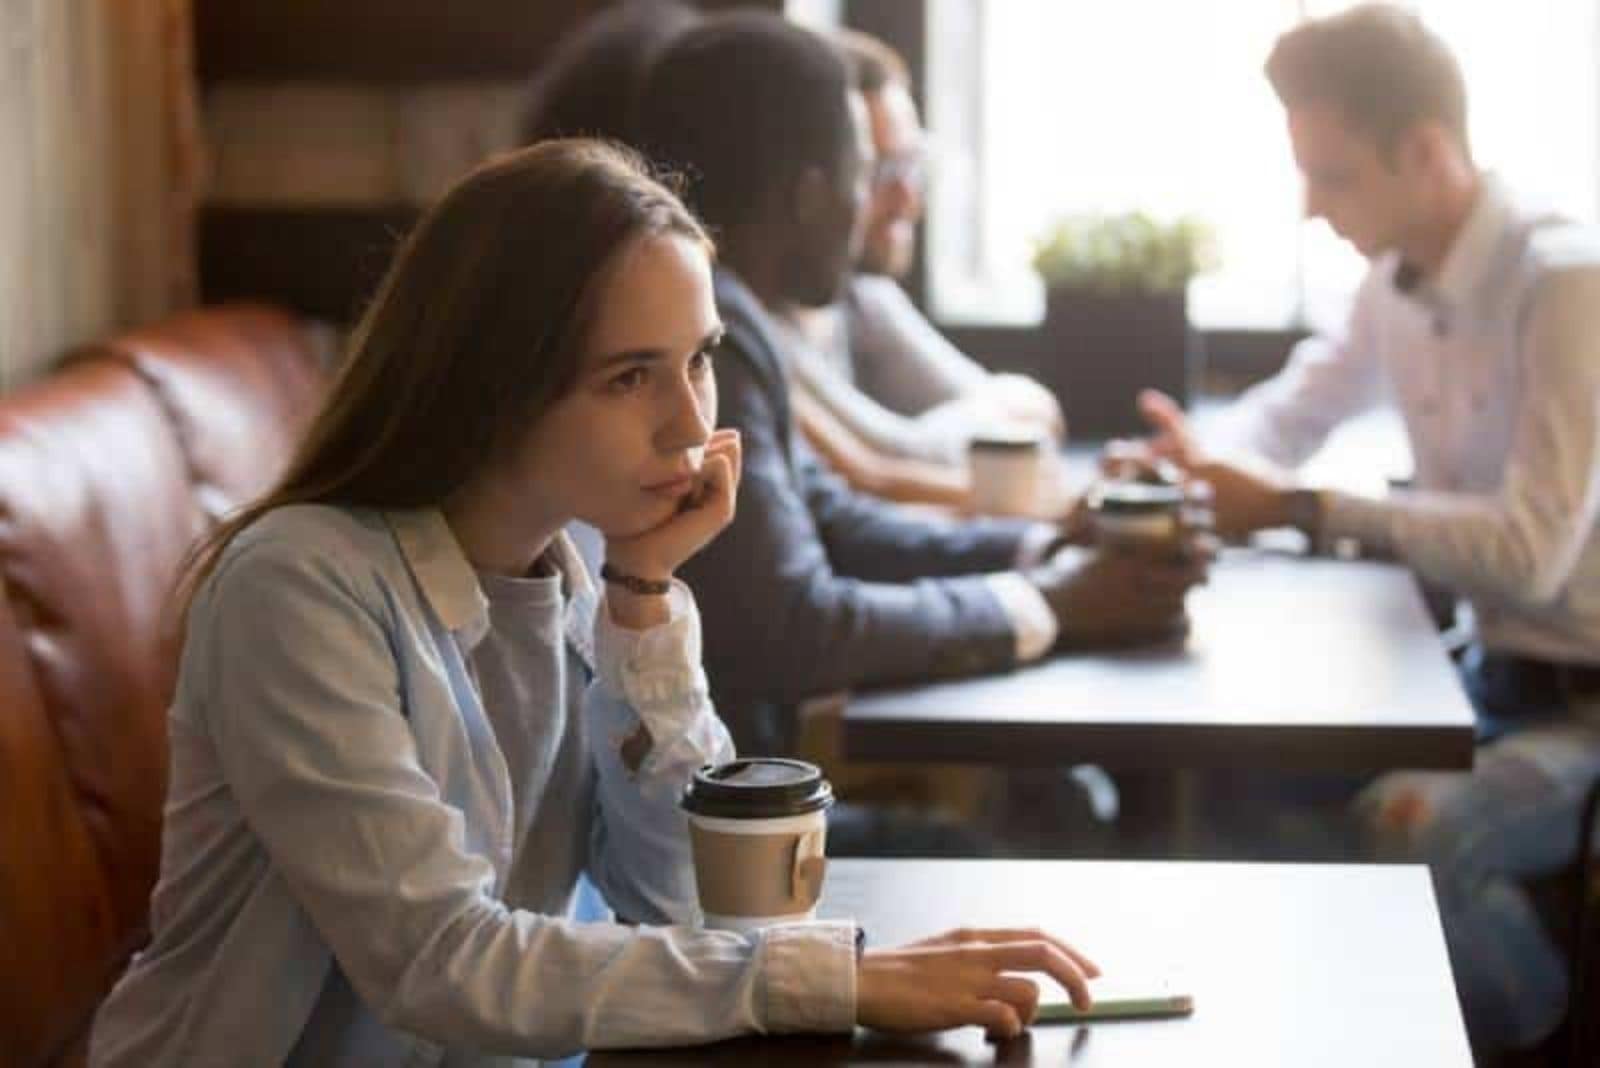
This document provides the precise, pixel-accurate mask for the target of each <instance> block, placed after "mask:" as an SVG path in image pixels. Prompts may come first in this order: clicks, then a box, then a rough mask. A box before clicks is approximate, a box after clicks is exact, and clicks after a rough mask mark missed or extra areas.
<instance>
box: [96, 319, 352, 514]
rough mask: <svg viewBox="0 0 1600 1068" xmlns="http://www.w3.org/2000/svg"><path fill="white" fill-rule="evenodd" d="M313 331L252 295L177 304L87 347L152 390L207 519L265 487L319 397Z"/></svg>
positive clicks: (319, 360)
mask: <svg viewBox="0 0 1600 1068" xmlns="http://www.w3.org/2000/svg"><path fill="white" fill-rule="evenodd" d="M318 338H319V334H318V333H317V332H316V331H315V330H314V329H312V328H310V326H309V324H307V323H305V322H303V321H302V320H299V319H297V318H295V317H294V316H292V315H290V314H288V313H286V312H283V311H279V310H277V309H275V308H270V307H267V306H265V305H259V304H231V305H222V306H218V307H211V308H200V309H196V310H194V311H189V312H185V313H183V314H181V315H177V316H174V317H173V318H171V319H167V320H164V321H163V322H161V323H158V324H155V325H153V326H150V327H146V328H143V329H139V330H134V331H130V332H128V333H125V334H121V335H119V336H117V337H115V338H113V339H111V340H110V341H106V342H103V343H101V344H99V345H96V346H93V347H92V348H90V349H88V350H85V355H88V356H91V357H93V356H101V357H109V358H111V359H114V360H120V361H123V362H125V363H126V364H127V365H128V366H130V367H132V368H133V370H134V371H135V372H136V373H137V374H138V375H139V376H140V377H141V378H143V379H144V380H145V381H146V382H147V383H148V384H149V385H150V386H151V388H152V389H154V390H155V393H156V396H157V397H158V398H159V399H160V401H161V404H162V406H163V407H164V408H165V410H166V412H167V415H168V417H169V418H170V420H171V422H172V426H173V428H174V430H175V432H176V434H177V435H178V441H179V444H180V446H181V447H182V449H183V452H184V455H185V457H186V459H187V463H188V466H189V477H190V482H191V484H192V487H193V492H194V494H195V497H196V498H197V500H198V501H199V502H200V506H201V508H202V509H203V510H204V511H205V512H206V514H207V515H208V516H209V518H211V519H212V520H215V519H217V518H219V517H220V516H221V515H223V514H225V513H226V512H228V511H231V510H232V509H234V508H237V507H238V506H240V505H242V504H245V503H247V502H248V501H249V500H251V499H252V498H254V497H256V496H258V495H259V494H261V493H262V492H264V491H265V490H267V489H268V488H269V487H270V486H271V484H272V483H273V482H274V481H276V479H277V477H278V475H279V474H280V473H281V472H282V470H283V467H284V466H285V465H286V464H287V463H288V461H289V459H290V457H291V454H292V452H293V449H294V444H295V442H296V440H297V439H298V437H299V435H300V433H301V431H302V430H303V429H304V428H305V425H306V424H307V423H308V422H309V420H310V419H311V417H312V416H313V415H314V414H315V412H316V408H317V405H318V404H319V402H320V401H321V398H322V391H323V383H324V371H323V364H324V362H325V357H324V354H323V352H322V351H319V345H318Z"/></svg>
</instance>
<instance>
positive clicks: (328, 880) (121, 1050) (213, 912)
mask: <svg viewBox="0 0 1600 1068" xmlns="http://www.w3.org/2000/svg"><path fill="white" fill-rule="evenodd" d="M550 558H552V559H553V560H554V561H555V563H556V564H557V566H558V569H559V570H560V571H561V573H562V575H563V581H564V583H565V587H566V590H567V595H566V597H565V599H564V601H563V602H562V603H560V604H558V605H557V606H556V607H555V611H556V613H557V614H558V615H557V616H556V617H555V618H558V619H559V620H560V623H559V625H552V626H551V627H549V628H548V630H549V633H550V639H549V640H551V641H560V640H561V637H562V636H563V632H564V637H565V642H564V644H565V647H566V653H565V656H566V660H567V666H566V668H565V669H564V670H559V671H546V672H544V673H543V675H535V676H534V677H548V678H549V679H550V680H551V682H550V685H549V692H547V693H539V694H527V695H526V706H525V707H518V708H514V709H513V708H506V707H500V708H495V709H493V710H492V713H493V714H491V710H490V709H487V708H486V707H485V691H484V690H483V688H482V687H480V683H479V678H478V672H477V668H476V666H475V664H474V661H473V653H474V650H475V649H476V648H478V646H479V645H480V644H482V643H483V642H484V640H485V638H486V637H489V636H490V633H491V627H492V626H493V625H494V621H493V620H492V618H491V613H490V611H489V604H488V601H487V600H486V598H485V596H484V592H483V587H482V584H481V583H480V581H479V578H478V576H477V575H476V574H475V573H474V572H473V570H472V568H471V566H470V565H469V564H468V562H467V560H466V558H465V557H464V556H463V554H462V552H461V549H460V546H459V545H458V543H457V542H456V541H455V538H454V536H453V535H452V533H451V531H450V529H449V527H448V525H447V524H446V523H445V522H444V519H443V517H442V516H441V515H439V514H438V513H437V512H432V511H422V512H390V513H380V512H374V511H368V510H360V509H343V508H335V507H327V506H315V505H302V506H294V507H289V508H283V509H279V510H277V511H275V512H272V513H270V514H269V515H268V516H266V517H264V518H263V519H262V520H260V521H258V522H257V523H255V524H254V525H252V526H251V527H250V528H249V529H248V530H246V531H244V532H243V533H242V534H240V535H239V536H238V537H237V538H235V540H234V542H233V543H232V544H231V545H230V546H229V548H228V550H227V551H226V553H225V554H224V556H223V559H222V561H221V563H220V564H219V566H218V568H217V570H216V572H215V573H214V574H213V575H212V577H211V578H210V579H208V581H207V582H206V583H205V584H204V585H203V587H202V588H201V590H200V592H199V595H198V596H197V597H196V599H195V602H194V605H193V608H192V609H191V612H190V616H189V624H188V633H187V640H186V643H185V647H184V654H183V662H182V668H181V672H180V678H179V683H178V689H177V693H176V696H175V698H174V701H173V706H172V710H171V714H170V733H171V739H170V745H171V773H170V774H171V779H170V783H169V788H168V799H167V806H166V813H165V827H164V834H163V842H162V865H161V878H160V881H159V883H158V885H157V887H156V890H155V894H154V896H153V898H152V903H151V926H152V931H153V935H152V941H151V944H150V945H149V947H147V948H146V950H145V951H144V952H143V953H141V954H140V955H139V956H138V957H137V958H136V959H135V961H134V963H133V965H132V966H131V967H130V969H129V972H128V974H127V975H126V976H124V978H123V980H122V981H121V983H119V984H118V986H117V988H116V990H115V991H113V993H112V995H111V997H110V998H109V999H108V1001H107V1003H106V1004H105V1006H104V1007H103V1008H102V1010H101V1013H100V1016H99V1018H98V1019H97V1020H96V1025H95V1031H94V1036H93V1041H92V1045H91V1055H90V1059H91V1063H93V1064H95V1065H121V1064H129V1065H140V1066H150V1065H179V1064H181V1065H189V1064H193V1065H208V1066H209V1065H222V1064H227V1065H239V1066H247V1065H279V1064H284V1063H286V1062H294V1061H299V1062H303V1063H312V1062H315V1063H317V1064H319V1065H323V1064H344V1063H348V1064H406V1065H413V1064H420V1065H437V1064H444V1063H448V1064H449V1065H451V1066H455V1065H458V1064H479V1063H489V1062H490V1061H491V1060H492V1059H493V1058H494V1057H495V1056H496V1055H498V1056H513V1057H552V1056H562V1055H566V1054H568V1053H571V1052H574V1051H576V1050H579V1049H583V1048H602V1047H616V1046H635V1045H661V1044H670V1043H684V1042H698V1041H705V1040H710V1039H714V1038H719V1037H723V1036H726V1035H730V1034H734V1033H738V1032H741V1031H782V1030H836V1029H847V1028H849V1027H850V1026H851V1024H852V1022H853V1017H854V1009H855V1005H854V1001H855V991H854V977H855V970H854V958H853V936H854V931H853V928H851V927H849V926H848V925H841V924H825V923H824V924H815V925H802V926H796V927H792V928H775V929H772V930H769V931H768V932H766V933H764V934H763V935H762V936H760V937H758V938H756V939H754V940H746V939H744V938H741V937H739V936H736V935H733V934H728V933H724V932H710V931H703V930H700V929H697V928H695V927H693V926H692V922H693V920H694V914H695V909H694V887H693V874H692V868H691V866H690V862H689V854H688V842H687V834H686V832H685V828H684V823H683V816H682V814H681V813H680V812H679V810H678V808H677V797H678V794H679V792H680V791H681V789H682V787H683V784H684V783H685V782H686V781H687V779H688V777H689V775H690V774H691V773H692V771H693V770H694V769H695V768H697V767H699V766H700V765H701V764H703V763H706V762H708V761H717V760H724V759H727V758H728V757H730V756H731V755H732V747H731V745H730V743H729V741H728V736H727V732H726V730H725V729H724V728H723V726H722V724H721V722H720V721H719V720H718V719H717V717H716V715H715V713H714V712H713V710H712V709H711V706H710V702H709V700H708V698H707V696H706V684H705V677H704V674H703V672H702V671H701V669H700V666H699V664H700V648H699V646H700V635H699V619H698V615H697V613H696V611H695V608H694V603H693V599H692V597H690V596H689V593H688V590H687V589H686V588H685V587H683V586H682V585H681V584H679V585H677V586H676V587H675V589H674V592H673V611H672V618H671V620H670V621H669V622H667V623H664V624H662V625H660V626H658V627H654V628H651V629H649V630H645V631H637V632H636V631H629V630H626V629H623V628H621V627H618V626H616V625H614V624H612V623H610V621H609V616H608V614H607V613H606V612H605V611H604V610H603V605H600V604H599V603H598V598H597V596H596V594H595V593H594V591H593V589H592V588H591V587H590V585H589V583H588V581H587V577H586V576H585V574H584V572H583V569H582V565H581V564H580V563H578V562H577V556H576V554H575V553H574V552H572V551H571V549H570V547H569V546H568V545H567V544H566V542H565V540H564V539H560V540H558V542H557V543H556V545H555V546H554V547H553V549H552V553H551V554H550ZM519 638H520V639H522V640H524V641H526V640H527V636H526V635H520V636H519ZM551 659H552V660H554V661H559V660H560V659H561V657H560V656H556V657H553V658H551ZM590 670H592V671H593V672H594V673H595V680H594V681H593V682H592V683H590V684H589V685H588V686H587V687H586V688H585V687H581V686H578V685H566V684H565V683H564V682H563V680H564V679H565V680H571V679H577V678H582V677H583V676H584V675H585V674H586V673H587V672H588V671H590ZM509 692H518V691H517V690H516V688H515V687H513V688H510V690H509ZM501 700H505V698H504V695H503V694H502V695H501ZM562 713H564V714H562ZM497 721H498V722H499V723H500V724H501V730H502V731H504V730H505V728H506V725H507V724H509V723H511V722H514V721H516V722H520V723H521V724H522V725H523V727H524V728H525V729H524V730H523V731H520V732H519V733H518V736H517V737H516V739H515V741H514V742H512V739H511V738H510V737H506V738H504V739H502V737H501V736H500V735H499V734H498V733H497V730H496V726H495V724H496V722H497ZM641 724H642V725H643V726H644V727H645V729H646V730H647V731H648V732H649V736H650V739H651V743H652V744H651V746H650V748H649V751H648V755H647V756H646V757H645V758H644V759H643V761H642V762H640V763H639V766H638V767H637V769H634V770H630V769H629V768H628V767H627V766H626V765H625V764H624V762H623V759H622V757H621V755H620V745H621V742H622V740H623V739H626V738H628V737H630V736H633V735H634V734H635V733H636V732H637V731H638V729H639V727H640V726H641ZM579 726H581V727H582V728H583V738H584V740H582V741H581V742H580V744H576V745H575V744H573V740H572V734H571V732H572V731H574V730H577V729H578V727H579ZM502 742H506V743H509V744H502ZM591 743H592V744H591ZM573 753H576V754H578V759H579V760H581V764H582V767H581V768H579V769H578V770H577V772H576V773H575V774H574V773H571V772H572V769H570V768H569V769H567V770H568V773H567V774H558V773H556V772H557V771H559V768H558V762H559V761H560V760H561V759H563V756H562V755H563V754H567V755H568V756H569V757H570V755H571V754H573ZM552 791H553V792H552ZM556 793H560V794H562V796H555V794H556ZM564 807H565V808H567V809H568V812H567V817H568V818H569V819H570V820H571V821H573V822H574V823H575V824H577V825H579V827H580V828H581V830H582V831H583V832H584V833H582V834H580V835H578V836H577V837H578V838H579V839H581V840H583V841H584V842H586V848H584V849H567V850H554V849H551V850H541V849H539V848H536V847H535V844H536V843H539V842H542V841H547V840H549V839H547V838H540V837H539V836H537V835H535V836H532V837H530V835H529V831H528V828H530V827H533V826H535V825H538V826H544V827H548V826H549V825H550V824H551V822H552V817H551V814H552V813H557V814H558V815H557V817H556V818H557V820H559V813H560V811H561V810H562V809H563V808H564ZM580 868H581V869H583V870H586V871H587V872H588V873H589V875H590V877H591V878H592V879H593V880H594V881H595V882H596V883H597V884H598V885H599V886H600V888H601V889H602V890H603V891H604V893H605V894H606V897H607V899H608V900H609V901H610V903H611V904H612V906H613V907H614V908H615V909H616V910H617V911H618V912H619V914H621V915H624V916H627V917H629V918H632V919H636V920H639V921H642V922H644V923H651V924H661V925H663V926H640V927H631V926H626V925H620V924H575V923H572V922H570V921H568V920H567V919H565V918H563V916H562V915H561V914H560V913H561V912H562V911H564V904H565V902H567V901H568V900H570V897H571V893H572V889H573V886H574V884H575V881H576V879H577V876H578V870H579V869H580ZM552 903H561V904H562V905H563V908H562V909H560V910H557V909H553V908H551V905H552ZM674 925H677V926H674Z"/></svg>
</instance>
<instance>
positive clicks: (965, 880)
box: [588, 860, 1472, 1068]
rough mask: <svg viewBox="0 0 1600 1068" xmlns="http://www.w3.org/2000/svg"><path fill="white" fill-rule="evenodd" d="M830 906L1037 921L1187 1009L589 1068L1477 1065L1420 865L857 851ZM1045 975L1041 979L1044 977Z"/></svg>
mask: <svg viewBox="0 0 1600 1068" xmlns="http://www.w3.org/2000/svg"><path fill="white" fill-rule="evenodd" d="M822 911H823V913H824V914H825V915H828V916H836V917H845V916H849V917H854V918H855V919H856V921H857V922H858V923H861V924H862V925H863V926H865V927H866V929H867V930H868V931H869V932H870V935H871V938H872V940H873V941H874V942H876V943H878V944H882V945H892V944H896V943H899V942H903V941H907V940H911V939H915V938H920V937H923V936H926V935H931V934H934V933H937V932H939V931H941V930H945V929H947V928H950V927H953V926H957V925H960V924H972V925H993V926H1008V925H1015V924H1030V925H1037V926H1041V927H1044V928H1047V929H1049V930H1051V931H1052V932H1054V933H1056V934H1058V935H1060V936H1061V937H1063V938H1065V939H1066V940H1067V941H1069V942H1072V943H1073V944H1074V945H1076V946H1077V947H1078V948H1079V949H1081V950H1083V951H1084V952H1086V953H1088V954H1089V955H1090V956H1091V957H1093V958H1094V959H1095V960H1096V962H1097V963H1099V964H1100V965H1101V967H1102V968H1103V969H1104V970H1105V971H1106V973H1107V975H1108V977H1110V976H1114V975H1115V974H1116V973H1117V972H1119V971H1120V972H1122V973H1125V974H1129V975H1139V976H1151V975H1160V974H1166V975H1172V976H1176V977H1179V982H1180V985H1182V986H1183V987H1184V988H1185V992H1186V993H1189V994H1191V995H1192V996H1193V997H1194V1001H1195V1010H1194V1014H1193V1015H1192V1016H1190V1017H1188V1018H1185V1019H1174V1020H1148V1021H1133V1020H1129V1021H1119V1022H1102V1023H1094V1024H1087V1025H1061V1024H1053V1025H1039V1026H1037V1027H1035V1028H1033V1029H1032V1031H1031V1032H1029V1033H1028V1034H1027V1035H1025V1036H1024V1037H1023V1038H1022V1039H1019V1040H1015V1041H1011V1042H1006V1043H1001V1044H995V1043H990V1042H987V1041H985V1039H984V1037H983V1035H982V1033H981V1032H980V1031H979V1030H978V1029H976V1028H964V1029H961V1030H956V1031H949V1032H945V1033H943V1034H939V1035H932V1036H926V1037H917V1038H897V1037H893V1036H888V1035H880V1034H873V1033H869V1032H866V1031H859V1030H858V1031H857V1032H856V1034H854V1035H853V1036H836V1037H794V1036H786V1037H772V1038H749V1039H739V1040H735V1041H732V1042H726V1043H720V1044H718V1045H714V1046H703V1047H696V1048H693V1049H684V1050H661V1051H649V1052H642V1051H641V1052H628V1053H610V1054H603V1055H602V1054H591V1055H590V1057H589V1060H588V1064H589V1065H591V1066H593V1068H605V1066H609V1065H615V1066H618V1068H623V1066H629V1068H634V1066H644V1065H649V1066H660V1068H665V1066H674V1068H676V1066H688V1065H697V1066H698V1065H761V1066H763V1068H765V1066H769V1065H770V1066H781V1065H854V1064H902V1065H924V1064H932V1065H937V1064H985V1065H987V1064H1015V1065H1045V1064H1048V1065H1072V1066H1074V1068H1100V1066H1115V1068H1129V1066H1137V1065H1183V1066H1186V1068H1209V1066H1213V1065H1215V1066H1219V1068H1221V1066H1227V1068H1257V1066H1259V1068H1284V1066H1287V1065H1294V1066H1295V1068H1350V1066H1351V1065H1361V1066H1362V1068H1391V1066H1392V1068H1420V1066H1422V1065H1427V1066H1428V1068H1469V1066H1470V1065H1471V1063H1472V1058H1471V1054H1470V1052H1469V1049H1468V1046H1467V1039H1466V1032H1465V1029H1464V1027H1463V1025H1462V1020H1461V1014H1460V1010H1459V1009H1458V1007H1457V1004H1456V999H1455V992H1454V985H1453V983H1452V980H1451V977H1450V967H1449V961H1448V958H1447V957H1446V954H1445V947H1444V937H1443V935H1442V933H1441V931H1440V927H1439V918H1438V912H1437V910H1436V908H1435V905H1434V898H1433V890H1432V886H1431V884H1430V882H1429V880H1428V875H1427V872H1426V870H1425V869H1424V868H1422V867H1420V866H1411V865H1390V866H1380V865H1300V864H1292V865H1291V864H1195V863H1134V862H1086V861H982V860H974V861H968V860H847V861H836V862H834V863H833V865H832V866H831V867H830V869H829V872H828V884H827V887H826V889H825V891H824V897H823V907H822ZM1046 982H1048V981H1046Z"/></svg>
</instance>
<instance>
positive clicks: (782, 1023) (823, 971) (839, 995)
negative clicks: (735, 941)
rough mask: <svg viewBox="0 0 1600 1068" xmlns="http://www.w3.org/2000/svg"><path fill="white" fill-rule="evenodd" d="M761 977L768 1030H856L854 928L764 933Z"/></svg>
mask: <svg viewBox="0 0 1600 1068" xmlns="http://www.w3.org/2000/svg"><path fill="white" fill-rule="evenodd" d="M761 975H762V979H763V985H764V990H765V998H764V1001H765V1018H764V1020H763V1023H764V1024H765V1027H766V1030H767V1031H770V1032H783V1031H833V1032H836V1031H851V1030H854V1029H855V1026H856V926H855V924H854V923H849V922H832V921H829V922H819V923H793V924H782V925H780V926H777V927H768V928H766V929H764V930H763V931H762V932H761Z"/></svg>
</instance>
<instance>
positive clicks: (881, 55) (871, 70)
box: [834, 29, 911, 93]
mask: <svg viewBox="0 0 1600 1068" xmlns="http://www.w3.org/2000/svg"><path fill="white" fill-rule="evenodd" d="M834 40H836V41H837V42H838V43H839V47H840V48H842V49H844V54H845V58H846V59H848V60H849V61H850V64H851V66H853V67H854V68H855V72H856V88H857V89H859V90H861V91H862V92H863V93H876V92H880V91H882V90H883V89H884V88H885V87H887V86H890V85H898V86H899V87H900V88H902V89H908V90H909V89H910V88H911V72H910V71H909V70H907V69H906V61H905V60H904V59H903V58H902V57H901V55H900V53H899V52H896V51H895V50H894V49H892V48H890V47H889V46H888V45H887V44H885V43H884V42H883V41H881V40H879V39H878V38H876V37H874V36H872V34H870V33H862V32H861V31H860V30H850V29H841V30H839V31H837V32H836V33H835V34H834Z"/></svg>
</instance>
